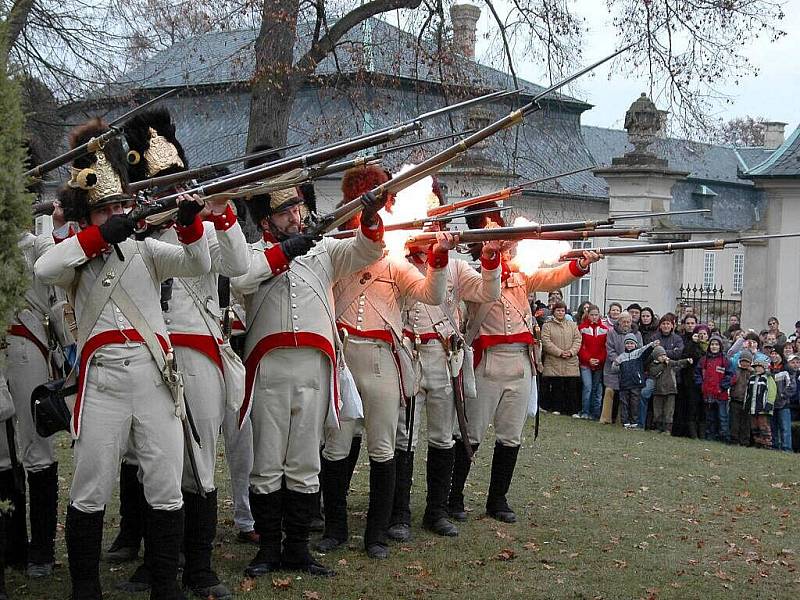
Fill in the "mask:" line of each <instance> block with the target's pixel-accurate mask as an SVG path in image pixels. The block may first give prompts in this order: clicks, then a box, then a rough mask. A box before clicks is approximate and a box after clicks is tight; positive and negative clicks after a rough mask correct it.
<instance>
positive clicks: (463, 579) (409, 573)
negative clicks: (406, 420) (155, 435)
mask: <svg viewBox="0 0 800 600" xmlns="http://www.w3.org/2000/svg"><path fill="white" fill-rule="evenodd" d="M490 434H491V431H490ZM526 434H527V439H526V440H525V442H524V445H523V448H522V450H521V451H520V455H519V462H518V464H517V470H516V475H515V478H514V483H513V485H512V488H511V493H510V495H509V500H510V502H511V504H512V506H513V507H514V508H515V509H516V511H517V514H518V517H519V520H518V522H517V523H516V524H514V525H505V524H501V523H498V522H496V521H494V520H492V519H487V518H485V517H483V514H482V513H483V510H482V509H483V502H484V498H485V492H486V488H487V485H488V473H489V465H490V462H491V452H490V450H491V446H492V444H491V442H490V443H487V444H485V448H483V449H481V451H480V452H479V454H478V456H477V462H476V465H475V467H474V468H473V471H472V476H471V477H470V480H469V482H468V484H467V490H466V495H467V502H468V505H469V506H470V507H471V508H472V513H471V516H470V520H469V522H468V523H465V524H463V525H461V535H460V537H458V538H455V539H443V538H438V537H436V536H433V535H430V534H428V533H427V532H425V531H423V530H422V529H420V521H421V517H422V510H423V507H424V502H425V489H424V483H425V463H424V456H423V455H424V451H421V452H419V453H418V456H417V464H416V473H415V474H416V477H415V482H416V487H415V490H414V493H413V509H414V516H415V518H414V527H415V537H414V539H413V541H411V542H410V543H408V544H405V545H394V546H392V548H391V551H392V555H391V558H390V559H389V560H388V561H383V562H375V561H370V560H368V559H367V558H366V557H365V556H364V554H363V552H362V551H361V547H362V540H361V537H360V536H361V534H362V532H363V527H364V519H365V511H366V506H367V495H368V489H367V487H368V463H367V459H366V454H364V453H362V456H361V461H360V463H359V466H358V469H357V471H356V476H355V478H354V483H353V489H352V491H351V494H350V508H351V535H352V538H351V543H350V547H349V549H347V550H342V551H340V552H336V553H333V554H331V555H329V556H325V557H322V559H321V560H322V561H323V562H325V563H326V564H329V565H331V566H333V567H334V568H335V569H336V570H337V571H338V576H337V577H336V578H335V579H332V580H319V579H314V578H310V577H306V576H303V577H298V576H296V575H292V574H288V573H287V574H279V575H278V576H276V577H270V578H262V579H259V580H255V581H253V580H245V578H244V576H243V574H242V569H243V567H244V566H245V564H246V563H247V561H248V560H249V559H250V558H251V556H252V555H253V554H254V552H255V549H254V548H252V547H249V546H243V545H240V544H236V543H234V541H233V539H234V536H235V530H234V528H233V524H232V521H231V519H230V515H231V508H230V507H231V502H230V496H229V494H228V491H227V478H226V477H224V475H222V474H221V475H220V479H219V480H220V482H221V487H222V489H221V492H220V499H221V506H220V528H219V537H218V542H219V543H218V547H217V549H216V553H215V558H216V566H217V569H218V571H219V574H220V576H221V577H222V578H223V579H224V580H225V581H226V582H227V583H228V584H229V585H230V586H231V587H232V588H234V589H235V591H236V595H237V597H241V598H251V599H257V598H286V599H306V600H314V599H333V598H352V599H358V598H364V599H367V598H423V597H424V598H455V597H460V598H469V599H473V598H487V599H489V598H648V599H656V598H659V599H660V598H748V599H756V598H797V597H798V594H800V571H797V570H796V569H797V556H796V555H797V553H798V552H800V526H799V525H800V522H799V521H798V514H797V513H798V499H800V461H798V458H799V457H798V455H788V454H783V453H778V452H771V451H763V450H755V449H750V448H738V447H728V446H723V445H721V444H717V443H711V442H703V441H692V440H687V439H680V438H671V437H669V436H665V435H659V434H655V433H651V432H637V431H624V430H622V429H620V428H618V427H612V426H608V425H599V424H596V423H592V422H587V421H579V420H577V419H572V418H569V417H557V416H552V415H544V416H543V418H542V428H541V435H540V437H539V440H538V441H536V442H533V434H532V431H531V429H530V424H529V425H528V428H527V429H526ZM421 450H422V447H421ZM62 452H63V456H64V460H63V462H62V469H61V488H62V498H66V497H67V490H68V486H69V482H70V477H71V460H70V459H69V456H70V453H69V447H68V442H67V440H66V439H64V440H63V442H62ZM220 457H222V451H220ZM220 462H221V463H222V462H223V461H220ZM64 510H65V508H64V504H63V503H62V505H61V506H60V514H61V518H60V522H63V514H64ZM116 522H117V509H116V506H112V507H110V508H109V510H108V511H107V514H106V526H107V530H106V536H105V540H104V546H107V545H108V543H110V541H111V539H112V538H113V535H114V527H115V526H116ZM60 529H61V528H60ZM57 552H58V556H59V559H60V561H61V562H62V563H63V564H62V566H60V567H59V568H58V569H57V570H56V575H55V577H54V578H53V579H52V580H50V581H45V582H29V581H28V580H26V579H25V578H24V577H22V576H20V575H19V574H16V573H14V574H9V575H8V578H9V592H10V593H11V597H12V598H26V599H34V598H35V599H38V598H66V597H68V595H69V575H68V572H67V567H66V553H65V548H64V542H63V532H59V539H58V542H57ZM132 570H133V565H125V566H123V567H113V566H111V565H109V564H107V563H103V565H102V573H103V584H104V589H105V596H104V597H105V598H115V599H116V598H146V597H147V595H146V594H141V595H137V596H130V595H127V594H123V593H121V592H117V591H116V590H115V589H114V582H116V581H119V580H121V579H122V578H123V577H127V576H128V575H129V574H130V573H131V572H132Z"/></svg>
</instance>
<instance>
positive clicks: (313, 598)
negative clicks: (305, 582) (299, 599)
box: [303, 590, 322, 600]
mask: <svg viewBox="0 0 800 600" xmlns="http://www.w3.org/2000/svg"><path fill="white" fill-rule="evenodd" d="M303 598H305V599H306V600H322V596H320V595H319V592H311V591H309V590H306V591H304V592H303Z"/></svg>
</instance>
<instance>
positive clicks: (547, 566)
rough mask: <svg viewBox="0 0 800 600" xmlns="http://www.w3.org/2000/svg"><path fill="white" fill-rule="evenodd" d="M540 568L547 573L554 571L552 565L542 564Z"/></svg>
mask: <svg viewBox="0 0 800 600" xmlns="http://www.w3.org/2000/svg"><path fill="white" fill-rule="evenodd" d="M542 566H543V567H544V568H545V569H547V570H548V571H552V570H553V569H555V567H554V566H553V565H548V564H547V563H542Z"/></svg>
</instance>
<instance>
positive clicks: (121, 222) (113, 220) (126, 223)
mask: <svg viewBox="0 0 800 600" xmlns="http://www.w3.org/2000/svg"><path fill="white" fill-rule="evenodd" d="M98 229H99V230H100V235H101V236H103V240H105V242H106V243H107V244H119V243H120V242H124V241H125V240H126V239H128V237H129V236H130V235H131V234H132V233H133V223H131V222H130V220H129V219H128V216H127V215H111V216H110V217H109V218H108V220H107V221H106V222H105V223H103V224H102V225H100V226H99V227H98Z"/></svg>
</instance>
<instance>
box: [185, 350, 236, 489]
mask: <svg viewBox="0 0 800 600" xmlns="http://www.w3.org/2000/svg"><path fill="white" fill-rule="evenodd" d="M175 358H176V361H177V363H178V370H179V371H181V372H182V373H183V384H184V397H185V398H186V404H187V406H188V408H189V410H190V411H191V413H192V419H193V420H194V424H195V427H196V428H197V433H198V435H199V436H200V443H201V444H202V448H201V447H199V446H198V445H197V442H196V441H194V440H193V441H192V448H193V450H194V458H195V461H196V463H197V474H198V476H199V478H200V485H202V486H203V490H204V491H206V492H210V491H213V490H214V487H215V486H214V467H215V466H216V461H217V439H218V438H219V431H220V428H221V427H222V421H223V418H224V417H225V380H224V379H223V377H222V372H221V371H220V370H219V367H217V365H216V364H214V363H213V362H212V361H211V360H210V359H209V358H208V357H207V356H206V355H205V354H202V353H201V352H198V351H197V350H194V349H192V348H185V347H183V346H176V347H175ZM182 485H183V489H184V490H186V491H187V492H190V493H193V494H197V493H199V492H200V490H198V489H197V483H196V482H195V479H194V474H193V473H192V467H191V464H190V463H189V455H188V453H187V454H186V455H185V456H184V460H183V484H182Z"/></svg>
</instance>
